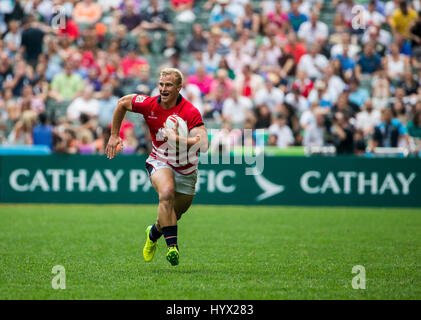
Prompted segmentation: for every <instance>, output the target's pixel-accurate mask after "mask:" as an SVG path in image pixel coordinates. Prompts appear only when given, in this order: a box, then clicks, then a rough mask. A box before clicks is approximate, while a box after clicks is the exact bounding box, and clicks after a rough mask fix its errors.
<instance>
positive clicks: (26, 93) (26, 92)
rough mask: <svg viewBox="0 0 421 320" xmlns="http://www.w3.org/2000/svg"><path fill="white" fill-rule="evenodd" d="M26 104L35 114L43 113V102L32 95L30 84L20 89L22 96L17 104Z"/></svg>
mask: <svg viewBox="0 0 421 320" xmlns="http://www.w3.org/2000/svg"><path fill="white" fill-rule="evenodd" d="M25 102H27V103H28V105H29V108H30V110H33V111H35V112H36V113H37V114H40V113H41V112H43V111H45V104H44V101H43V100H42V99H41V98H39V97H38V96H35V95H34V92H33V87H32V86H31V85H30V84H26V85H24V87H23V89H22V96H21V97H20V98H19V99H18V104H20V105H21V109H22V105H23V104H24V103H25Z"/></svg>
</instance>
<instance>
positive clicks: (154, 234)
mask: <svg viewBox="0 0 421 320" xmlns="http://www.w3.org/2000/svg"><path fill="white" fill-rule="evenodd" d="M161 236H162V233H161V232H159V231H158V229H157V228H156V226H155V223H154V225H153V226H152V229H151V231H150V232H149V239H151V240H152V241H153V242H155V241H157V240H158V239H159V238H160V237H161Z"/></svg>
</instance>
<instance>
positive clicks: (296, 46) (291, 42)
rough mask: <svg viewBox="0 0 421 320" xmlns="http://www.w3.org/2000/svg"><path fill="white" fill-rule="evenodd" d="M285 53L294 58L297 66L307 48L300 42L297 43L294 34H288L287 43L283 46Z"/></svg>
mask: <svg viewBox="0 0 421 320" xmlns="http://www.w3.org/2000/svg"><path fill="white" fill-rule="evenodd" d="M285 53H286V54H291V55H292V56H293V57H294V61H295V64H297V65H298V64H299V63H300V61H301V57H302V56H303V55H305V54H306V53H307V48H306V47H305V45H304V44H302V43H301V42H297V36H296V35H295V33H294V32H290V33H288V42H287V44H286V45H285Z"/></svg>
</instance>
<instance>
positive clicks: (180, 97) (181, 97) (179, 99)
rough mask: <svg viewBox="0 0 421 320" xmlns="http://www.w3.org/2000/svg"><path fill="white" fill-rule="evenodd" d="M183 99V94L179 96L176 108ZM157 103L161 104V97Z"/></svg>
mask: <svg viewBox="0 0 421 320" xmlns="http://www.w3.org/2000/svg"><path fill="white" fill-rule="evenodd" d="M181 99H183V96H182V95H181V94H178V97H177V101H176V102H175V105H176V106H177V105H178V104H179V103H180V102H181ZM157 102H158V103H159V104H161V95H159V96H158V100H157Z"/></svg>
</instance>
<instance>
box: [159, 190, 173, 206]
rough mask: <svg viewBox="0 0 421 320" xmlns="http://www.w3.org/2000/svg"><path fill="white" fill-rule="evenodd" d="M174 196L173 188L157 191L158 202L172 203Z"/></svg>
mask: <svg viewBox="0 0 421 320" xmlns="http://www.w3.org/2000/svg"><path fill="white" fill-rule="evenodd" d="M174 196H175V190H174V186H167V187H164V188H162V189H160V190H159V202H172V201H174Z"/></svg>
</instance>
